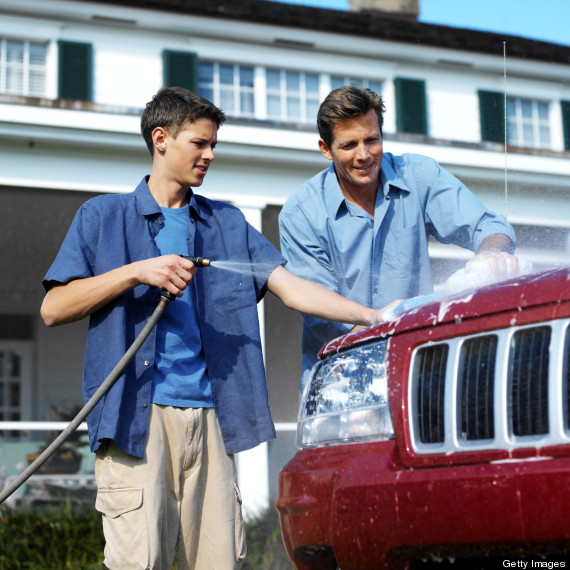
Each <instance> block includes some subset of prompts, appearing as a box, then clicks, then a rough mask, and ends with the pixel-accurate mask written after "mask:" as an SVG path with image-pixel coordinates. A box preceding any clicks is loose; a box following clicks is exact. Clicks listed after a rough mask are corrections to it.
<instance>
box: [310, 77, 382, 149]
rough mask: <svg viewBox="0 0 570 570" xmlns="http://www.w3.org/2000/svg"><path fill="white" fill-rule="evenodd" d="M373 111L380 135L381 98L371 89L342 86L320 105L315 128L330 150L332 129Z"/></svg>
mask: <svg viewBox="0 0 570 570" xmlns="http://www.w3.org/2000/svg"><path fill="white" fill-rule="evenodd" d="M371 109H374V111H375V113H376V116H377V117H378V126H379V127H380V134H382V126H383V124H384V111H385V108H384V102H383V101H382V97H381V96H380V95H378V94H377V93H374V91H372V90H371V89H368V88H363V87H360V86H358V85H344V86H343V87H339V88H338V89H334V90H333V91H331V92H330V93H329V94H328V95H327V96H326V98H325V100H324V101H323V102H322V103H321V106H320V107H319V112H318V113H317V127H318V129H319V135H320V137H321V138H322V139H323V140H324V141H325V143H326V145H327V146H328V147H329V148H330V147H331V145H332V133H333V129H334V127H335V126H336V125H338V123H340V122H341V121H344V120H345V119H352V118H354V117H359V116H360V115H365V114H366V113H368V111H370V110H371Z"/></svg>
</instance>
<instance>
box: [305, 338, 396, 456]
mask: <svg viewBox="0 0 570 570" xmlns="http://www.w3.org/2000/svg"><path fill="white" fill-rule="evenodd" d="M386 345H387V341H381V342H378V343H376V344H373V345H367V346H362V347H358V348H355V349H352V350H348V351H346V352H343V353H341V354H336V355H334V356H331V357H329V358H327V359H325V360H323V361H322V362H318V363H317V364H315V366H314V367H313V370H312V371H311V376H310V378H309V382H308V384H307V386H306V388H305V391H304V393H303V398H302V401H301V406H300V409H299V421H298V423H297V446H298V447H300V448H304V447H316V446H321V445H335V444H341V443H349V442H353V441H363V440H375V441H379V440H386V439H392V438H394V426H393V424H392V418H391V417H390V408H389V405H388V379H387V374H386Z"/></svg>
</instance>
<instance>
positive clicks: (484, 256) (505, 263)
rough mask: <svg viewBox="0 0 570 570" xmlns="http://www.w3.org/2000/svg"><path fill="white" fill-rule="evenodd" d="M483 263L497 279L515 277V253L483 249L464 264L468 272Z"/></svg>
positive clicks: (517, 262)
mask: <svg viewBox="0 0 570 570" xmlns="http://www.w3.org/2000/svg"><path fill="white" fill-rule="evenodd" d="M480 263H483V264H485V265H486V266H487V267H488V268H489V270H490V271H491V273H492V274H493V275H494V276H495V277H496V278H497V279H506V278H507V277H516V276H517V275H518V272H519V260H518V258H517V257H516V256H515V255H511V254H510V253H507V252H505V251H483V252H481V253H477V254H476V255H474V256H473V257H472V258H471V259H470V260H469V261H468V262H467V263H466V265H465V272H466V273H469V272H470V271H473V270H474V268H475V267H476V266H477V265H478V264H480Z"/></svg>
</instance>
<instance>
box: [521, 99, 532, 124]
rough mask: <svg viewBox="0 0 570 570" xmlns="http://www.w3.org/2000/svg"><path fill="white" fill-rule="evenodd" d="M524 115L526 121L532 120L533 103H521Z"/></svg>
mask: <svg viewBox="0 0 570 570" xmlns="http://www.w3.org/2000/svg"><path fill="white" fill-rule="evenodd" d="M521 109H522V115H523V118H525V119H531V118H532V103H531V102H530V101H524V100H523V101H521Z"/></svg>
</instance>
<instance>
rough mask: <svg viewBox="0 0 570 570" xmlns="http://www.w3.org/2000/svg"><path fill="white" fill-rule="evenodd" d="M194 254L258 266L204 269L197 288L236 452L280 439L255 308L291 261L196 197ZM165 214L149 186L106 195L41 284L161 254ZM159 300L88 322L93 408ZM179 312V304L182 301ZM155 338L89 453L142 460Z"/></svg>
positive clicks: (132, 302)
mask: <svg viewBox="0 0 570 570" xmlns="http://www.w3.org/2000/svg"><path fill="white" fill-rule="evenodd" d="M189 215H190V224H189V231H188V251H189V252H190V254H191V255H196V256H203V257H207V258H209V259H214V260H232V261H242V262H248V263H251V264H252V266H253V268H254V269H255V268H260V269H259V270H256V271H253V272H252V273H250V274H242V273H234V272H229V271H224V270H221V269H217V268H215V267H204V268H200V269H198V272H197V274H196V276H195V277H194V279H193V283H194V286H195V288H196V298H197V310H198V322H199V326H200V332H201V335H202V342H203V348H204V356H205V359H206V365H207V369H208V376H209V378H210V381H211V383H212V393H213V398H214V404H215V407H216V410H217V414H218V418H219V421H220V426H221V428H222V434H223V437H224V442H225V446H226V451H227V452H228V453H237V452H239V451H243V450H246V449H250V448H252V447H255V446H256V445H258V444H259V443H262V442H264V441H268V440H270V439H273V438H274V437H275V428H274V425H273V421H272V419H271V415H270V411H269V404H268V398H267V386H266V380H265V369H264V365H263V357H262V351H261V339H260V332H259V321H258V315H257V302H258V301H259V300H261V298H262V297H263V295H264V294H265V291H266V284H267V279H268V278H269V275H270V274H271V273H272V272H273V270H274V269H275V268H276V267H278V266H279V265H284V264H285V263H286V261H285V259H284V258H283V257H282V256H281V255H280V254H279V252H278V251H277V250H276V249H275V248H274V247H273V245H271V243H270V242H269V241H268V240H267V239H266V238H265V237H264V236H263V235H262V234H261V233H259V232H258V231H257V230H255V229H254V228H253V227H252V226H251V225H249V224H248V223H247V222H246V220H245V218H244V216H243V214H242V212H241V211H240V210H239V209H237V208H235V207H233V206H231V205H229V204H226V203H223V202H216V201H212V200H208V199H207V198H204V197H203V196H199V195H196V194H192V195H191V199H190V209H189ZM162 223H163V219H162V215H161V211H160V207H159V206H158V204H157V203H156V201H155V200H154V198H153V196H152V194H151V193H150V190H149V189H148V185H147V179H146V178H145V179H143V180H142V181H141V183H140V184H139V185H138V187H137V188H136V190H135V191H134V192H132V193H129V194H121V195H104V196H98V197H96V198H93V199H92V200H89V201H87V202H86V203H85V204H84V205H83V206H82V207H81V208H80V209H79V211H78V212H77V214H76V216H75V219H74V220H73V223H72V225H71V227H70V229H69V232H68V234H67V236H66V238H65V240H64V242H63V244H62V246H61V249H60V251H59V253H58V255H57V257H56V259H55V261H54V263H53V265H52V266H51V267H50V269H49V270H48V272H47V274H46V276H45V278H44V280H43V284H44V287H45V288H46V290H47V289H49V288H50V287H51V286H53V285H54V284H57V283H68V282H69V281H72V280H74V279H81V278H87V277H91V276H94V275H100V274H102V273H105V272H107V271H110V270H111V269H115V268H117V267H120V266H123V265H126V264H128V263H132V262H134V261H139V260H142V259H148V258H150V257H156V256H158V255H159V251H158V248H157V245H156V243H155V241H154V240H155V237H156V235H157V234H158V232H159V231H160V229H161V225H162ZM159 296H160V291H159V290H157V289H156V288H151V287H148V286H146V285H139V286H137V287H135V288H134V289H131V290H130V291H128V292H127V293H125V294H124V295H122V296H121V297H119V298H117V299H116V300H114V301H113V302H111V303H109V304H107V305H106V306H105V307H103V308H102V309H100V310H99V311H97V312H95V313H93V314H92V315H91V317H90V322H89V331H88V337H87V346H86V353H85V368H84V374H83V397H84V400H85V401H87V400H88V399H89V398H90V397H91V396H92V395H93V393H94V392H95V391H96V390H97V388H98V387H99V386H100V384H101V383H102V382H103V380H104V379H105V378H106V377H107V376H108V374H109V373H110V371H111V370H112V369H113V367H114V366H115V365H116V363H117V362H118V361H119V360H120V358H121V357H122V356H123V354H124V353H125V352H126V350H127V349H128V348H129V346H130V345H131V343H132V342H133V341H134V340H135V338H136V337H137V335H138V334H139V333H140V331H141V330H142V328H143V327H144V325H145V323H146V322H147V321H148V319H149V317H150V315H151V314H152V312H153V311H154V309H155V308H156V305H157V304H158V301H159ZM174 303H176V301H174ZM155 340H156V336H155V331H153V332H152V333H151V334H150V336H149V337H148V339H147V340H146V341H145V343H144V344H143V346H142V347H141V349H140V350H139V351H138V353H137V354H136V356H135V358H134V359H133V360H132V361H131V362H130V363H129V364H128V366H127V368H126V369H125V371H124V373H123V374H122V375H121V377H120V378H119V379H118V380H117V382H116V383H115V384H114V385H113V387H112V388H111V390H110V392H109V393H108V394H107V395H106V396H105V397H104V399H103V400H102V401H101V402H99V404H98V405H97V406H96V407H95V409H94V410H93V411H92V412H91V414H90V415H89V417H88V418H87V423H88V427H89V438H90V442H91V449H92V450H93V451H95V450H96V449H97V448H98V447H99V445H100V444H101V441H103V440H105V439H113V440H114V441H115V443H116V444H117V445H118V446H119V447H120V448H121V449H122V450H124V451H125V452H126V453H129V454H131V455H134V456H137V457H142V456H143V452H144V445H145V440H146V433H147V428H148V419H149V412H150V396H151V381H152V372H153V362H154V358H155Z"/></svg>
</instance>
